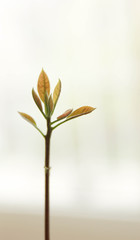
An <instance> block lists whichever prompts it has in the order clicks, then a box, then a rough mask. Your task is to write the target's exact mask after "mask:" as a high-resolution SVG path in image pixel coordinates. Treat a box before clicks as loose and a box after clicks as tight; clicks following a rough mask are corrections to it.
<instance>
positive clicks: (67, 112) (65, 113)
mask: <svg viewBox="0 0 140 240" xmlns="http://www.w3.org/2000/svg"><path fill="white" fill-rule="evenodd" d="M72 111H73V109H68V110H67V111H65V112H64V113H63V114H61V115H60V116H58V117H57V120H61V119H63V118H66V117H68V115H70V114H71V112H72Z"/></svg>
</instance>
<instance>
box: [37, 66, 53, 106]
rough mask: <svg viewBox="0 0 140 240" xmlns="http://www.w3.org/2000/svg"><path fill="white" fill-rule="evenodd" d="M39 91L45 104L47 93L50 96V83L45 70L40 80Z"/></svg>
mask: <svg viewBox="0 0 140 240" xmlns="http://www.w3.org/2000/svg"><path fill="white" fill-rule="evenodd" d="M37 90H38V93H39V96H40V98H41V100H42V102H45V92H46V91H47V93H48V95H49V94H50V82H49V78H48V76H47V74H46V73H45V72H44V70H43V69H42V71H41V73H40V75H39V78H38V83H37Z"/></svg>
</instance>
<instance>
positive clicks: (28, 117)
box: [18, 112, 36, 126]
mask: <svg viewBox="0 0 140 240" xmlns="http://www.w3.org/2000/svg"><path fill="white" fill-rule="evenodd" d="M18 113H19V114H20V115H21V116H22V117H23V118H24V119H25V120H26V121H27V122H29V123H31V124H33V125H35V126H36V122H35V120H34V119H33V118H32V117H31V116H30V115H28V114H26V113H23V112H18Z"/></svg>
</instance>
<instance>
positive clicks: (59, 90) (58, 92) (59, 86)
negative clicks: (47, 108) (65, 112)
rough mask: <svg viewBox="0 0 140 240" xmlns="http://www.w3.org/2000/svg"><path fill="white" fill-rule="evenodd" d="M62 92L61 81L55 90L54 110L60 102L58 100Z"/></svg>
mask: <svg viewBox="0 0 140 240" xmlns="http://www.w3.org/2000/svg"><path fill="white" fill-rule="evenodd" d="M60 92H61V81H60V79H59V81H58V83H57V85H56V87H55V89H54V92H53V103H54V108H55V106H56V103H57V101H58V98H59V95H60Z"/></svg>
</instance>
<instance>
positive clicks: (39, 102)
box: [32, 89, 43, 112]
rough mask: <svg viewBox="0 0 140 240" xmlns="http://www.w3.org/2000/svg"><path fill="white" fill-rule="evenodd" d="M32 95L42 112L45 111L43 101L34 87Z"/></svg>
mask: <svg viewBox="0 0 140 240" xmlns="http://www.w3.org/2000/svg"><path fill="white" fill-rule="evenodd" d="M32 96H33V99H34V101H35V103H36V105H37V106H38V108H39V109H40V111H41V112H42V111H43V108H42V103H41V101H40V99H39V97H38V96H37V94H36V92H35V90H34V89H32Z"/></svg>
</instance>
